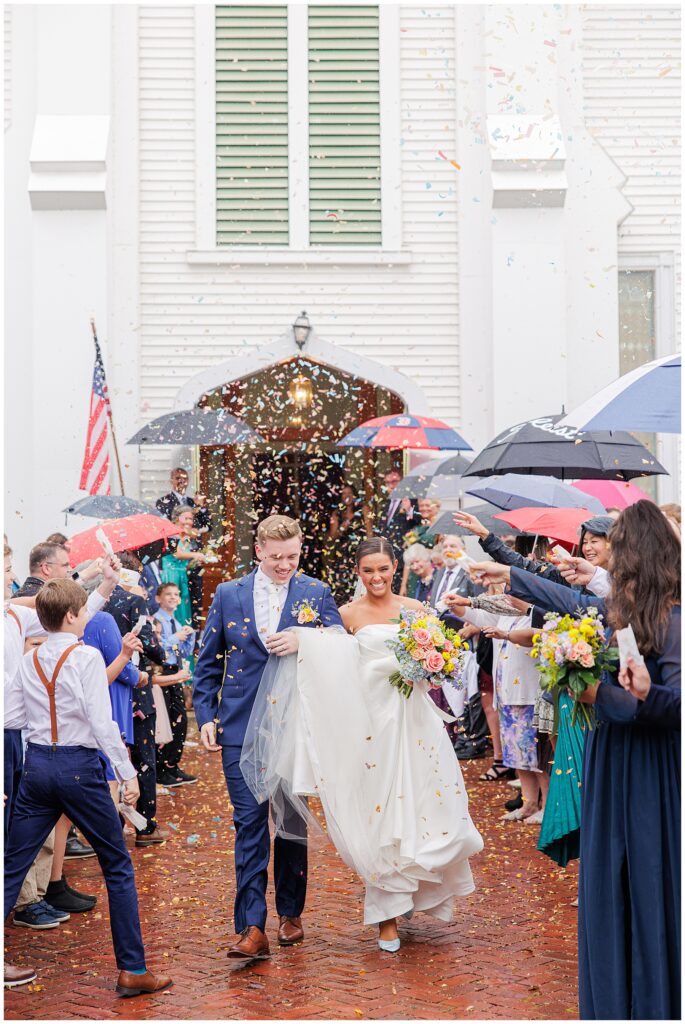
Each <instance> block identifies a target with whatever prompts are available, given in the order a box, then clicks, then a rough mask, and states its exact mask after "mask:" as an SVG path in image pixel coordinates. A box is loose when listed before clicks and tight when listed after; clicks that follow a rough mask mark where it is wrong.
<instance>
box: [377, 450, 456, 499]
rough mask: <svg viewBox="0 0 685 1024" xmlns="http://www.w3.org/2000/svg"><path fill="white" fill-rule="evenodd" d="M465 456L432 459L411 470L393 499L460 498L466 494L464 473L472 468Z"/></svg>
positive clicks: (394, 493) (396, 490)
mask: <svg viewBox="0 0 685 1024" xmlns="http://www.w3.org/2000/svg"><path fill="white" fill-rule="evenodd" d="M470 464H471V463H470V462H469V460H468V459H465V458H464V456H463V455H448V456H447V458H445V459H432V460H431V461H430V462H423V463H421V465H420V466H416V467H415V468H414V469H412V470H410V471H409V472H408V473H407V474H406V475H405V477H404V479H403V480H401V481H400V483H399V484H398V485H397V487H396V488H395V490H394V491H393V498H458V497H459V495H460V494H462V493H463V492H464V488H465V486H466V485H465V484H463V483H462V481H461V476H462V473H464V472H465V470H467V469H468V468H469V466H470Z"/></svg>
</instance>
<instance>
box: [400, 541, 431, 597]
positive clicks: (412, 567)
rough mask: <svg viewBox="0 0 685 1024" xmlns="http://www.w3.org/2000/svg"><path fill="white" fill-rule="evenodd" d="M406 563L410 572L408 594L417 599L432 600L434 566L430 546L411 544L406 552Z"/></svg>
mask: <svg viewBox="0 0 685 1024" xmlns="http://www.w3.org/2000/svg"><path fill="white" fill-rule="evenodd" d="M404 564H405V568H406V569H407V570H408V573H409V576H408V583H407V594H406V596H407V597H410V598H413V599H414V600H416V601H427V600H430V594H431V584H432V582H433V566H432V564H431V556H430V551H429V550H428V548H426V547H424V546H423V544H410V546H409V547H408V548H407V549H406V551H405V552H404ZM409 591H411V592H409Z"/></svg>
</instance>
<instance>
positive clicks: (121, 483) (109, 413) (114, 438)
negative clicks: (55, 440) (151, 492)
mask: <svg viewBox="0 0 685 1024" xmlns="http://www.w3.org/2000/svg"><path fill="white" fill-rule="evenodd" d="M90 329H91V331H92V332H93V340H94V342H95V344H96V345H99V344H100V343H99V341H98V336H97V331H96V329H95V319H94V318H93V317H91V318H90ZM107 417H108V419H109V426H110V430H111V431H112V446H113V448H114V458H115V460H116V464H117V474H118V476H119V487H120V488H121V494H122V497H125V496H126V492H125V491H124V478H123V475H122V473H121V462H120V461H119V447H118V445H117V435H116V434H115V432H114V420H113V419H112V404H111V402H110V400H109V389H108V391H107Z"/></svg>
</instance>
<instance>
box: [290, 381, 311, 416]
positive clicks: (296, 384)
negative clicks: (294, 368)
mask: <svg viewBox="0 0 685 1024" xmlns="http://www.w3.org/2000/svg"><path fill="white" fill-rule="evenodd" d="M313 397H314V392H313V389H312V382H311V381H310V379H309V377H305V376H304V374H302V373H300V374H298V375H297V377H293V379H292V380H291V381H290V384H289V385H288V398H289V399H290V401H291V402H292V403H293V405H294V406H295V408H296V409H298V410H303V409H308V408H309V407H310V406H311V404H312V398H313Z"/></svg>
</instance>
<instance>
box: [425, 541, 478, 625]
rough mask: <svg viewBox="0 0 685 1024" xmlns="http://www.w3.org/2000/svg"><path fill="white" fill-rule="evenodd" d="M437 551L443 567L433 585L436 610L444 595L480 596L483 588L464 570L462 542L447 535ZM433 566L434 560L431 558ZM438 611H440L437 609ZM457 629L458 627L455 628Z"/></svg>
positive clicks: (433, 601) (437, 573) (433, 599)
mask: <svg viewBox="0 0 685 1024" xmlns="http://www.w3.org/2000/svg"><path fill="white" fill-rule="evenodd" d="M435 550H438V551H439V552H440V554H441V556H442V560H443V563H444V567H443V568H442V569H440V570H439V571H438V572H436V574H435V580H434V583H433V594H432V604H433V607H435V608H438V603H439V601H440V600H441V599H442V597H443V596H444V595H445V594H449V593H457V594H463V595H465V596H466V597H474V596H475V595H476V594H481V593H482V592H483V588H482V587H479V586H478V585H477V584H475V583H473V581H472V580H471V577H470V576H469V574H468V573H467V572H466V570H465V569H464V564H465V561H464V559H463V557H462V556H463V554H464V542H463V541H462V539H461V537H458V536H457V535H456V534H453V533H447V534H445V535H444V537H443V538H442V542H441V543H440V545H439V547H438V548H437V549H435ZM433 564H435V558H434V556H433ZM438 611H441V609H440V608H438ZM457 628H459V627H457Z"/></svg>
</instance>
